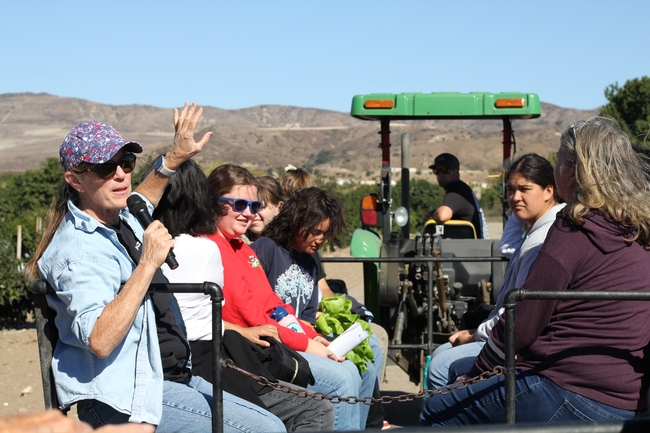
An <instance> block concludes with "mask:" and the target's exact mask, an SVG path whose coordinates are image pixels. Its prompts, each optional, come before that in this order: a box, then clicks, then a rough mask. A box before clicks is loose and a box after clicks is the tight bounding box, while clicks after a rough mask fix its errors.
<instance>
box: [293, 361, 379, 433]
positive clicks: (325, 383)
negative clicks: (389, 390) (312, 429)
mask: <svg viewBox="0 0 650 433" xmlns="http://www.w3.org/2000/svg"><path fill="white" fill-rule="evenodd" d="M300 354H301V355H302V356H304V357H305V359H306V360H307V361H308V362H309V366H310V367H311V372H312V374H313V375H314V379H316V383H315V384H314V385H309V386H308V387H307V388H308V389H310V390H312V391H318V392H322V393H323V394H325V395H339V396H341V397H349V396H357V397H366V396H371V395H372V390H373V388H374V386H375V380H377V372H376V370H375V366H374V365H373V364H372V363H368V370H366V371H365V372H363V373H362V374H359V370H357V367H356V366H355V365H354V363H353V362H352V361H345V362H343V363H342V364H339V363H338V362H335V361H332V360H331V359H327V358H323V357H322V356H318V355H312V354H310V353H305V352H300ZM369 409H370V406H368V405H365V404H363V403H358V404H348V403H335V404H334V411H335V412H336V417H335V419H334V430H336V431H346V430H347V431H349V430H354V431H357V430H365V428H366V421H367V419H368V410H369Z"/></svg>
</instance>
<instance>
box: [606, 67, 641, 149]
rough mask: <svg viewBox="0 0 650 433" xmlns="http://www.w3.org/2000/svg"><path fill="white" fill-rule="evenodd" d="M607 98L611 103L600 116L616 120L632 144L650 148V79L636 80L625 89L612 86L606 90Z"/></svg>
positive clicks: (630, 82) (627, 83) (629, 81)
mask: <svg viewBox="0 0 650 433" xmlns="http://www.w3.org/2000/svg"><path fill="white" fill-rule="evenodd" d="M605 97H606V98H607V100H608V101H609V103H608V104H606V105H604V106H603V107H602V108H601V109H600V114H601V115H605V116H611V117H613V118H614V119H616V121H618V123H619V124H620V125H621V128H622V129H623V131H624V132H625V133H627V135H628V136H629V137H630V141H632V143H634V144H645V145H646V146H650V142H649V141H648V140H647V137H648V133H649V132H650V78H649V77H646V76H643V77H641V78H634V79H632V80H628V81H626V82H625V85H623V87H619V85H618V83H615V84H612V85H611V86H609V87H607V88H606V89H605Z"/></svg>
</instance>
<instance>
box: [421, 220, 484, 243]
mask: <svg viewBox="0 0 650 433" xmlns="http://www.w3.org/2000/svg"><path fill="white" fill-rule="evenodd" d="M436 233H441V234H442V239H476V229H475V228H474V225H473V224H472V223H471V222H469V221H464V220H449V221H447V222H445V223H442V224H441V223H439V222H437V221H436V220H433V219H431V220H427V222H425V223H424V229H423V230H422V234H430V235H435V234H436Z"/></svg>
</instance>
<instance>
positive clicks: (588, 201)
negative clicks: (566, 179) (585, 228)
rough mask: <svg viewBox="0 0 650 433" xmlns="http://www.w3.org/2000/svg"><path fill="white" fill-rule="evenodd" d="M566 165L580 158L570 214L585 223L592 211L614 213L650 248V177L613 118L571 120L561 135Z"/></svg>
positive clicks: (631, 235) (632, 237) (629, 236)
mask: <svg viewBox="0 0 650 433" xmlns="http://www.w3.org/2000/svg"><path fill="white" fill-rule="evenodd" d="M560 146H561V147H562V149H563V151H564V154H565V156H566V163H565V165H566V166H571V165H574V164H575V177H576V186H575V195H574V197H572V198H569V197H567V199H568V203H567V206H566V210H565V215H566V216H567V217H568V218H569V220H570V221H571V222H573V223H574V224H576V225H579V226H581V225H582V224H584V217H585V215H587V213H588V212H590V211H599V212H602V213H604V214H607V215H609V216H610V217H611V218H613V219H614V220H615V221H617V222H618V223H619V224H621V225H623V226H625V227H626V228H627V229H628V233H627V234H626V240H627V241H634V240H636V241H638V242H639V243H640V244H641V245H643V246H644V247H645V248H646V249H650V248H649V247H650V200H649V199H650V179H649V178H648V174H647V171H646V169H647V167H646V166H647V162H646V160H645V159H643V158H642V157H641V156H639V155H638V154H637V153H636V152H635V151H634V150H633V149H632V145H631V144H630V140H629V139H628V137H627V136H626V135H625V133H624V132H622V131H621V129H620V127H619V126H618V124H617V123H616V121H615V120H614V119H611V118H608V117H593V118H591V119H589V120H587V121H584V122H577V123H573V124H571V125H570V126H569V127H568V128H567V129H565V130H564V132H563V133H562V136H561V137H560Z"/></svg>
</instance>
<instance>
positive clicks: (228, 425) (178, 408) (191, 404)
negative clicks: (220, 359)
mask: <svg viewBox="0 0 650 433" xmlns="http://www.w3.org/2000/svg"><path fill="white" fill-rule="evenodd" d="M162 403H163V407H162V418H161V420H160V425H158V428H157V429H156V432H158V433H168V432H185V431H187V428H188V426H192V428H191V430H192V431H193V432H206V433H209V432H212V385H211V384H210V383H209V382H207V381H205V380H203V379H202V378H200V377H198V376H193V377H192V378H191V379H190V381H189V383H188V384H186V385H185V384H182V383H176V382H170V381H168V380H165V381H164V382H163V402H162ZM77 415H78V416H79V419H80V420H82V421H86V422H87V423H89V424H90V425H92V426H93V427H94V428H99V427H102V426H104V425H107V424H124V423H127V422H128V421H129V415H128V414H124V413H121V412H118V411H116V410H115V409H113V408H112V407H111V406H109V405H107V404H104V403H102V402H100V401H98V400H83V401H80V402H79V404H78V407H77ZM223 417H224V420H223V431H224V432H230V433H240V432H246V433H254V432H269V433H272V432H286V428H285V427H284V424H283V423H282V421H280V420H279V419H278V418H277V417H276V416H275V415H273V414H271V413H270V412H268V411H267V410H266V409H263V408H261V407H259V406H256V405H254V404H253V403H249V402H248V401H246V400H242V399H241V398H239V397H236V396H234V395H232V394H228V393H226V392H224V393H223Z"/></svg>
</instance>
